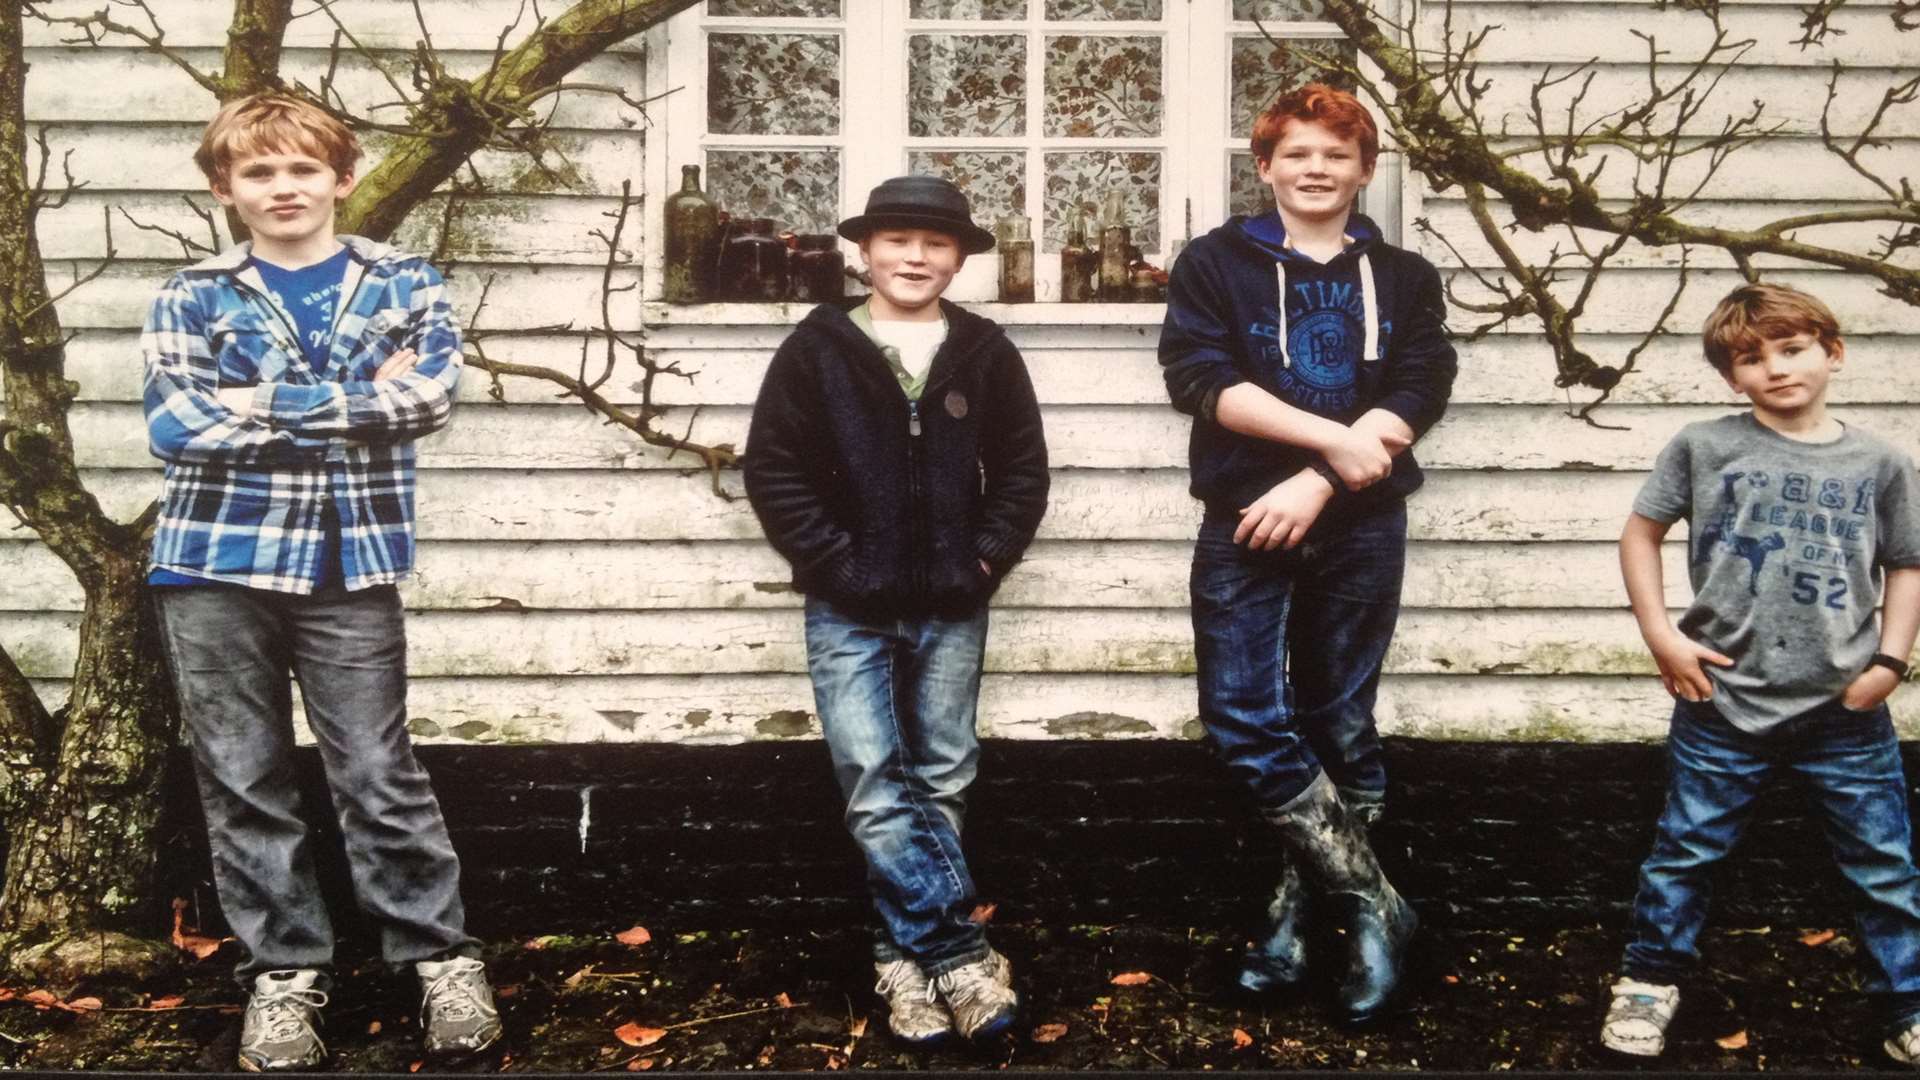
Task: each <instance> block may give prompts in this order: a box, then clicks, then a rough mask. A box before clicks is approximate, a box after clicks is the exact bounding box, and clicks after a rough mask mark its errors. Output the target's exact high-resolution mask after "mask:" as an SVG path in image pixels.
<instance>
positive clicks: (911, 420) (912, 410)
mask: <svg viewBox="0 0 1920 1080" xmlns="http://www.w3.org/2000/svg"><path fill="white" fill-rule="evenodd" d="M907 434H909V435H911V436H913V437H914V438H916V439H917V438H919V437H920V403H919V402H917V401H909V402H907Z"/></svg>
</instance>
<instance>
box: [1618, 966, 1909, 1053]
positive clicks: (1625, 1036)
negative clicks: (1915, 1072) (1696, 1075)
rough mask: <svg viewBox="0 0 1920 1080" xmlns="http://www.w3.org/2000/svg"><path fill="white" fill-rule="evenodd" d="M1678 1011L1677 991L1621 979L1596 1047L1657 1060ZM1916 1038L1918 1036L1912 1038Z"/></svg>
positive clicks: (1671, 987)
mask: <svg viewBox="0 0 1920 1080" xmlns="http://www.w3.org/2000/svg"><path fill="white" fill-rule="evenodd" d="M1679 1007H1680V988H1679V987H1677V986H1662V985H1660V984H1659V983H1644V982H1640V981H1639V980H1637V979H1627V978H1622V979H1621V980H1620V981H1619V982H1617V983H1614V984H1613V1002H1612V1003H1611V1004H1609V1005H1608V1006H1607V1019H1606V1022H1604V1023H1602V1024H1601V1025H1600V1045H1601V1046H1604V1047H1606V1048H1607V1049H1609V1050H1611V1051H1613V1052H1614V1053H1616V1054H1631V1055H1632V1056H1634V1057H1658V1056H1660V1053H1661V1051H1663V1050H1665V1049H1666V1048H1667V1025H1668V1024H1671V1023H1673V1012H1674V1010H1675V1009H1677V1008H1679ZM1916 1038H1920V1036H1916Z"/></svg>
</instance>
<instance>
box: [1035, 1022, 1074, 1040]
mask: <svg viewBox="0 0 1920 1080" xmlns="http://www.w3.org/2000/svg"><path fill="white" fill-rule="evenodd" d="M1066 1033H1067V1025H1065V1024H1041V1025H1040V1026H1039V1027H1037V1028H1034V1029H1033V1035H1032V1036H1030V1037H1031V1038H1032V1039H1033V1041H1034V1042H1037V1043H1050V1042H1058V1041H1059V1040H1060V1037H1061V1036H1062V1035H1065V1034H1066Z"/></svg>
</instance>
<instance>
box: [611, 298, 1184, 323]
mask: <svg viewBox="0 0 1920 1080" xmlns="http://www.w3.org/2000/svg"><path fill="white" fill-rule="evenodd" d="M814 306H815V305H813V304H811V303H799V302H791V301H789V302H785V303H777V304H720V303H716V304H669V303H666V302H665V301H661V300H649V301H647V302H646V303H645V304H643V305H642V306H641V317H642V318H643V319H645V320H646V324H647V325H648V326H791V325H792V324H794V323H797V322H799V321H800V320H801V319H803V318H805V317H806V315H807V312H809V311H812V310H813V308H814ZM961 306H962V307H964V308H966V309H967V310H968V311H971V312H973V313H975V314H977V315H985V316H986V317H987V318H989V319H992V320H993V321H994V322H997V323H999V324H1000V325H1002V326H1080V325H1084V324H1088V323H1094V324H1101V325H1117V326H1157V325H1159V324H1160V322H1161V321H1162V320H1163V319H1165V318H1166V313H1167V305H1166V304H1164V303H1159V302H1155V303H1151V304H1061V303H1044V304H999V303H994V304H985V303H971V302H962V304H961Z"/></svg>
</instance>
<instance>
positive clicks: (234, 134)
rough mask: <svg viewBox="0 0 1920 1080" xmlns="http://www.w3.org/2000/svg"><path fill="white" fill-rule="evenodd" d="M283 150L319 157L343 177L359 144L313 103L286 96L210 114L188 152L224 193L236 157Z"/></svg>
mask: <svg viewBox="0 0 1920 1080" xmlns="http://www.w3.org/2000/svg"><path fill="white" fill-rule="evenodd" d="M288 151H298V152H300V153H302V154H309V155H311V156H313V157H316V158H319V159H320V160H321V161H324V162H326V163H327V164H328V165H329V166H331V167H332V168H333V171H334V172H335V173H337V174H338V175H340V176H343V177H345V176H351V175H352V174H353V166H354V162H356V161H358V160H359V159H360V140H358V139H356V138H354V137H353V132H351V131H349V130H347V126H346V125H345V124H342V123H341V122H340V121H339V120H337V119H335V118H334V117H333V116H332V115H331V114H329V113H328V112H327V111H326V110H325V109H322V108H321V107H320V106H318V105H315V104H313V103H312V102H309V101H302V100H300V99H299V98H294V97H288V96H286V95H285V94H250V95H248V96H246V97H243V98H239V99H237V100H234V101H229V102H227V103H226V105H224V106H222V107H221V109H220V111H219V112H218V113H215V114H214V117H213V119H212V120H211V121H209V122H208V123H207V130H206V133H205V134H203V135H201V136H200V148H199V149H198V150H195V151H194V152H193V163H194V164H195V165H198V166H200V171H201V172H203V173H205V174H206V176H207V182H208V183H210V184H213V185H214V186H215V187H219V188H223V189H224V188H226V187H227V186H228V181H229V178H230V176H231V173H232V170H233V163H234V161H235V160H236V159H239V158H243V157H251V156H253V155H256V154H273V153H286V152H288Z"/></svg>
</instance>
